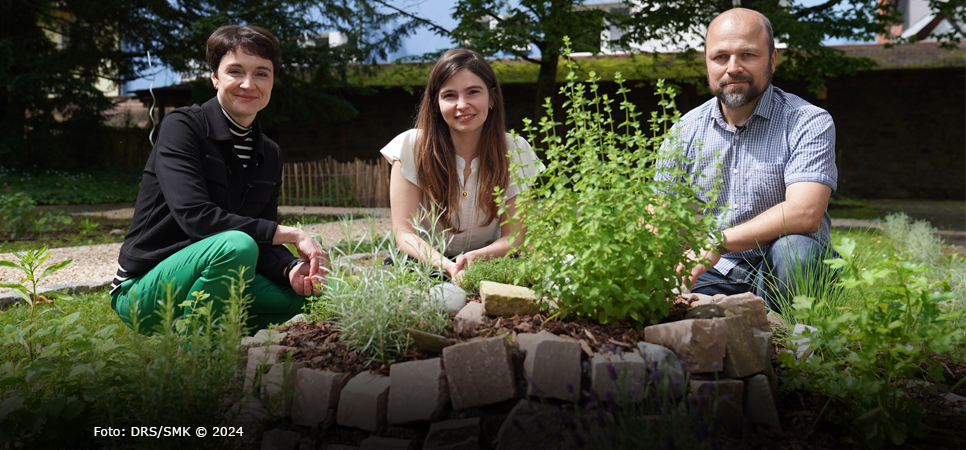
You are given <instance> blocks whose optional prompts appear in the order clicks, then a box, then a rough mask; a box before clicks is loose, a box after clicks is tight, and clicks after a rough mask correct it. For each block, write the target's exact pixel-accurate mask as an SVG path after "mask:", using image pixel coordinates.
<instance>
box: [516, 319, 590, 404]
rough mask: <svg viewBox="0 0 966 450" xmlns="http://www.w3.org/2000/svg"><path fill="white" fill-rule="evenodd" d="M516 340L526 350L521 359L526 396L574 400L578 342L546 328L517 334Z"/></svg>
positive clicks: (577, 372) (578, 389) (576, 384)
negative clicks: (537, 331) (522, 359)
mask: <svg viewBox="0 0 966 450" xmlns="http://www.w3.org/2000/svg"><path fill="white" fill-rule="evenodd" d="M517 342H518V343H519V345H520V348H521V349H522V350H524V351H525V352H527V356H526V359H524V361H523V374H524V376H525V377H526V379H527V395H534V396H540V397H545V398H559V399H561V400H567V401H574V400H576V398H577V395H578V394H579V391H580V343H578V342H577V341H575V340H573V339H565V338H562V337H560V336H557V335H555V334H553V333H550V332H548V331H546V330H544V331H541V332H539V333H523V334H518V335H517ZM568 386H569V387H568Z"/></svg>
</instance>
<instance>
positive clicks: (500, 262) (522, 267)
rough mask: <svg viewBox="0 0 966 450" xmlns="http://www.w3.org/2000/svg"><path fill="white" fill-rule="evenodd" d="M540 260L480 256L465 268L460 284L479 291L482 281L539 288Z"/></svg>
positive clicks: (470, 289)
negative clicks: (485, 257)
mask: <svg viewBox="0 0 966 450" xmlns="http://www.w3.org/2000/svg"><path fill="white" fill-rule="evenodd" d="M538 265H539V262H537V261H534V260H530V259H527V258H526V256H523V257H513V256H506V257H503V258H488V259H483V258H478V259H476V260H475V261H473V264H471V265H470V266H469V267H467V268H466V269H465V272H464V273H463V278H462V279H461V280H459V286H460V288H462V289H463V290H464V291H466V292H472V293H475V292H479V290H480V282H481V281H492V282H494V283H503V284H513V285H517V286H523V287H527V288H531V289H533V288H539V287H540V285H541V284H542V282H541V281H540V279H539V277H538V270H539V268H538Z"/></svg>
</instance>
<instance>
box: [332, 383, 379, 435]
mask: <svg viewBox="0 0 966 450" xmlns="http://www.w3.org/2000/svg"><path fill="white" fill-rule="evenodd" d="M389 385H390V378H389V377H387V376H385V375H379V374H374V373H370V372H362V373H360V374H358V375H356V376H355V377H353V378H352V379H351V380H349V382H348V383H347V384H346V385H345V387H344V388H342V394H341V395H340V396H339V409H338V413H337V414H336V421H337V422H338V424H339V425H342V426H344V427H356V428H360V429H363V430H366V431H376V430H379V429H381V428H383V427H385V426H386V407H387V404H388V402H389Z"/></svg>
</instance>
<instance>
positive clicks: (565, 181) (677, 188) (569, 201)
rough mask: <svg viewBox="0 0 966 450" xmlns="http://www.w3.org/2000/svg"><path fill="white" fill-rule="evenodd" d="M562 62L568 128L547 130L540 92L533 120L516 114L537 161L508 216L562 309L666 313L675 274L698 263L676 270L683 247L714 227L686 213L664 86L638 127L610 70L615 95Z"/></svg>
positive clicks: (653, 316)
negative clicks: (539, 156) (519, 227)
mask: <svg viewBox="0 0 966 450" xmlns="http://www.w3.org/2000/svg"><path fill="white" fill-rule="evenodd" d="M568 68H569V69H570V73H569V74H568V75H567V83H566V84H565V85H564V86H563V87H561V93H563V94H564V95H565V96H566V98H567V100H566V101H565V102H564V104H563V107H564V108H566V112H567V118H568V119H567V123H566V125H567V126H568V127H569V129H568V130H567V132H566V134H565V135H563V136H559V135H557V134H556V130H557V129H558V126H560V125H562V124H560V123H557V122H554V121H553V120H552V119H551V117H553V111H552V104H551V103H550V102H549V101H548V103H547V105H546V107H547V111H548V114H547V117H543V118H542V119H541V120H540V122H539V123H538V124H536V125H534V124H533V123H532V122H531V121H529V120H524V123H525V128H524V131H525V132H526V133H528V139H529V141H530V142H531V143H533V146H534V147H535V148H538V149H540V148H542V149H543V150H544V154H545V163H546V170H544V171H543V172H542V173H541V174H539V175H538V176H536V177H535V178H534V179H532V180H526V181H529V184H530V186H529V188H527V189H524V190H522V191H521V192H520V194H518V196H517V201H516V204H517V213H516V214H515V215H514V217H512V218H510V220H514V221H518V222H520V223H523V224H525V225H526V227H527V232H526V236H525V240H524V246H525V247H526V248H527V249H529V250H530V251H531V252H532V253H533V257H534V258H536V259H537V260H538V261H540V264H541V270H539V271H538V272H539V273H538V275H539V277H540V278H541V279H543V280H545V281H546V283H547V284H546V286H544V289H545V290H546V291H549V294H550V297H554V298H557V300H558V305H560V307H561V308H563V310H565V311H567V313H569V314H573V315H575V316H581V317H591V318H593V319H596V320H598V321H599V322H601V323H609V322H615V321H633V322H636V323H639V324H642V325H643V324H651V323H656V322H657V321H659V320H660V319H661V318H663V317H665V316H666V315H667V314H668V311H669V305H670V304H669V302H668V301H667V298H668V296H670V295H672V294H671V292H672V290H673V289H674V288H677V287H679V285H680V284H681V275H680V273H687V272H689V271H690V270H691V268H692V267H694V266H695V265H696V264H697V263H698V262H697V261H691V260H686V261H684V262H683V265H681V266H680V269H678V268H679V264H681V263H682V259H684V258H683V255H684V253H685V251H686V249H687V248H688V247H690V248H691V249H695V250H697V249H700V248H703V247H705V246H708V245H709V244H708V242H709V239H708V235H709V231H710V230H715V229H716V227H715V226H714V223H713V218H712V217H711V216H710V215H707V216H703V217H702V216H700V215H699V214H697V213H696V212H695V210H694V208H693V207H692V205H693V204H698V203H699V202H700V201H699V196H698V192H697V191H696V188H694V187H691V186H690V185H689V183H687V182H686V180H685V179H686V178H687V177H686V176H685V174H683V173H682V172H681V171H680V170H678V169H674V167H680V164H679V163H680V162H682V161H683V151H682V150H681V149H680V148H679V146H678V145H677V143H676V142H675V141H674V139H673V138H674V136H673V135H672V134H671V133H670V132H669V128H670V126H671V125H672V124H673V123H674V122H675V121H676V120H677V119H678V117H679V113H678V112H677V111H676V110H675V107H674V96H675V93H674V90H673V88H671V87H669V86H665V84H664V82H663V80H661V81H658V83H657V91H656V92H657V95H658V96H659V97H660V98H661V101H660V102H659V108H660V111H655V112H652V113H651V117H650V119H649V121H648V123H649V125H648V126H647V128H645V127H643V126H642V125H641V123H640V122H639V120H638V118H639V116H640V115H641V113H640V112H637V110H636V107H635V105H634V104H632V103H631V102H629V101H628V100H627V93H628V92H629V89H627V88H626V87H624V85H623V80H622V79H621V78H620V74H619V73H618V74H617V76H616V77H615V81H616V82H617V83H618V86H619V89H618V91H617V95H618V96H619V99H618V100H619V102H615V99H612V98H610V97H609V96H608V95H606V94H599V93H598V92H597V91H598V84H597V83H598V81H599V78H598V77H597V76H596V75H594V74H593V73H591V76H590V78H589V79H588V80H587V83H586V84H584V83H580V82H578V81H577V75H576V74H575V73H576V70H577V68H576V65H575V64H574V62H573V61H570V62H569V63H568ZM537 133H540V134H541V136H542V137H540V138H539V139H538V138H537V136H536V135H537ZM667 139H671V140H670V141H669V142H668V144H667V145H665V146H664V147H663V149H662V143H664V142H665V140H667ZM514 159H516V158H514ZM668 162H670V163H668ZM514 167H515V168H516V169H519V168H520V167H519V165H518V164H515V165H514ZM705 198H710V201H711V202H713V201H714V199H715V198H716V195H715V193H714V192H708V193H705Z"/></svg>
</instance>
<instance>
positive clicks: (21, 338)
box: [0, 247, 71, 362]
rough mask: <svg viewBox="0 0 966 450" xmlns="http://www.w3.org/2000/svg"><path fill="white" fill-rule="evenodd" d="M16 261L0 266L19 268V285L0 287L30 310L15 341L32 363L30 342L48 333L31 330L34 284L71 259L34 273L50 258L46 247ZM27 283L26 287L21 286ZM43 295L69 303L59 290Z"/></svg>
mask: <svg viewBox="0 0 966 450" xmlns="http://www.w3.org/2000/svg"><path fill="white" fill-rule="evenodd" d="M14 256H15V257H16V258H17V262H12V261H0V267H9V268H12V269H19V270H20V271H22V272H23V273H24V276H23V278H21V279H20V281H19V282H11V281H0V287H4V288H10V289H13V292H14V293H15V294H16V295H17V296H18V297H20V298H21V299H22V300H23V301H24V302H26V304H27V305H28V306H29V308H30V316H29V319H28V324H27V326H26V327H23V328H21V329H19V330H17V332H16V339H15V341H17V342H21V343H22V344H23V345H24V346H25V348H26V349H27V357H28V358H29V360H30V361H31V362H32V361H33V360H34V359H35V357H36V354H35V353H36V351H35V349H34V348H33V345H32V342H33V341H35V340H36V339H38V338H40V337H42V336H43V335H44V334H45V333H48V332H49V330H47V331H45V330H42V329H38V330H33V329H32V328H33V325H34V319H35V314H34V311H35V310H36V307H37V304H38V303H39V300H38V299H39V297H40V296H39V295H38V294H37V284H38V283H40V282H41V281H43V279H44V278H47V277H48V276H50V274H52V273H54V272H56V271H58V270H60V269H63V268H64V267H67V266H68V265H70V263H71V260H69V259H68V260H65V261H61V262H59V263H56V264H53V265H51V266H48V267H47V268H45V269H44V270H43V272H40V274H38V273H37V272H38V270H39V269H40V266H41V265H43V264H44V262H46V261H47V258H49V257H50V251H49V250H47V248H46V247H44V248H41V249H39V250H28V251H26V252H23V253H14ZM25 283H29V287H28V286H27V285H26V284H25ZM45 295H46V296H47V297H48V298H49V299H55V298H59V299H64V300H69V299H70V298H71V297H70V296H69V295H67V294H64V293H62V292H59V291H47V292H45ZM7 331H8V330H6V329H5V330H4V334H5V335H6V334H7Z"/></svg>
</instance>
